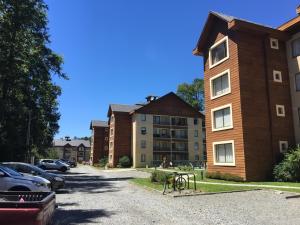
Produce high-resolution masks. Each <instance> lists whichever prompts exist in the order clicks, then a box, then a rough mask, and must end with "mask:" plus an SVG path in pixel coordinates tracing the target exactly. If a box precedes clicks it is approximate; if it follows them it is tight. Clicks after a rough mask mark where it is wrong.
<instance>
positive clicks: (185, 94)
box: [177, 78, 204, 111]
mask: <svg viewBox="0 0 300 225" xmlns="http://www.w3.org/2000/svg"><path fill="white" fill-rule="evenodd" d="M177 95H178V96H179V97H181V98H182V99H183V100H185V101H186V102H187V103H189V104H191V105H192V106H193V107H195V108H196V109H197V110H199V111H204V82H203V79H198V78H196V79H194V81H193V83H192V84H188V83H183V84H179V85H178V87H177Z"/></svg>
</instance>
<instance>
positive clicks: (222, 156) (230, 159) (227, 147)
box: [213, 141, 235, 166]
mask: <svg viewBox="0 0 300 225" xmlns="http://www.w3.org/2000/svg"><path fill="white" fill-rule="evenodd" d="M213 152H214V164H215V165H224V166H234V165H235V156H234V142H233V141H224V142H214V143H213Z"/></svg>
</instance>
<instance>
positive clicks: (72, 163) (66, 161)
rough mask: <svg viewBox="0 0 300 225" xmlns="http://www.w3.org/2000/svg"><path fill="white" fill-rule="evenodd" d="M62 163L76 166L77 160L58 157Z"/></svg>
mask: <svg viewBox="0 0 300 225" xmlns="http://www.w3.org/2000/svg"><path fill="white" fill-rule="evenodd" d="M60 161H62V162H63V163H67V164H68V165H69V166H70V167H76V166H77V162H76V161H73V160H67V159H60Z"/></svg>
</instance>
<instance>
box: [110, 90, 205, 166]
mask: <svg viewBox="0 0 300 225" xmlns="http://www.w3.org/2000/svg"><path fill="white" fill-rule="evenodd" d="M108 117H109V129H110V135H109V163H110V164H111V165H112V166H116V165H117V163H118V160H119V158H120V157H122V156H124V155H127V156H130V157H131V158H132V163H133V167H145V166H146V165H148V166H152V165H153V164H154V163H158V164H160V163H162V162H163V161H166V162H176V161H188V160H189V161H198V160H201V159H203V143H202V138H203V134H202V120H203V118H204V116H203V114H202V113H200V112H199V111H197V110H196V109H195V108H193V107H192V106H191V105H189V104H187V103H186V102H185V101H183V100H182V99H181V98H179V97H178V96H177V95H176V94H174V93H173V92H171V93H169V94H166V95H164V96H162V97H160V98H157V97H155V96H149V97H147V102H146V103H142V104H137V105H119V104H111V105H110V106H109V110H108Z"/></svg>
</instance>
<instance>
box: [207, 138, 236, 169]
mask: <svg viewBox="0 0 300 225" xmlns="http://www.w3.org/2000/svg"><path fill="white" fill-rule="evenodd" d="M224 144H231V145H232V162H231V163H220V162H217V160H216V145H224ZM212 145H213V146H212V147H213V159H214V165H216V166H236V164H235V146H234V140H227V141H217V142H213V143H212Z"/></svg>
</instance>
